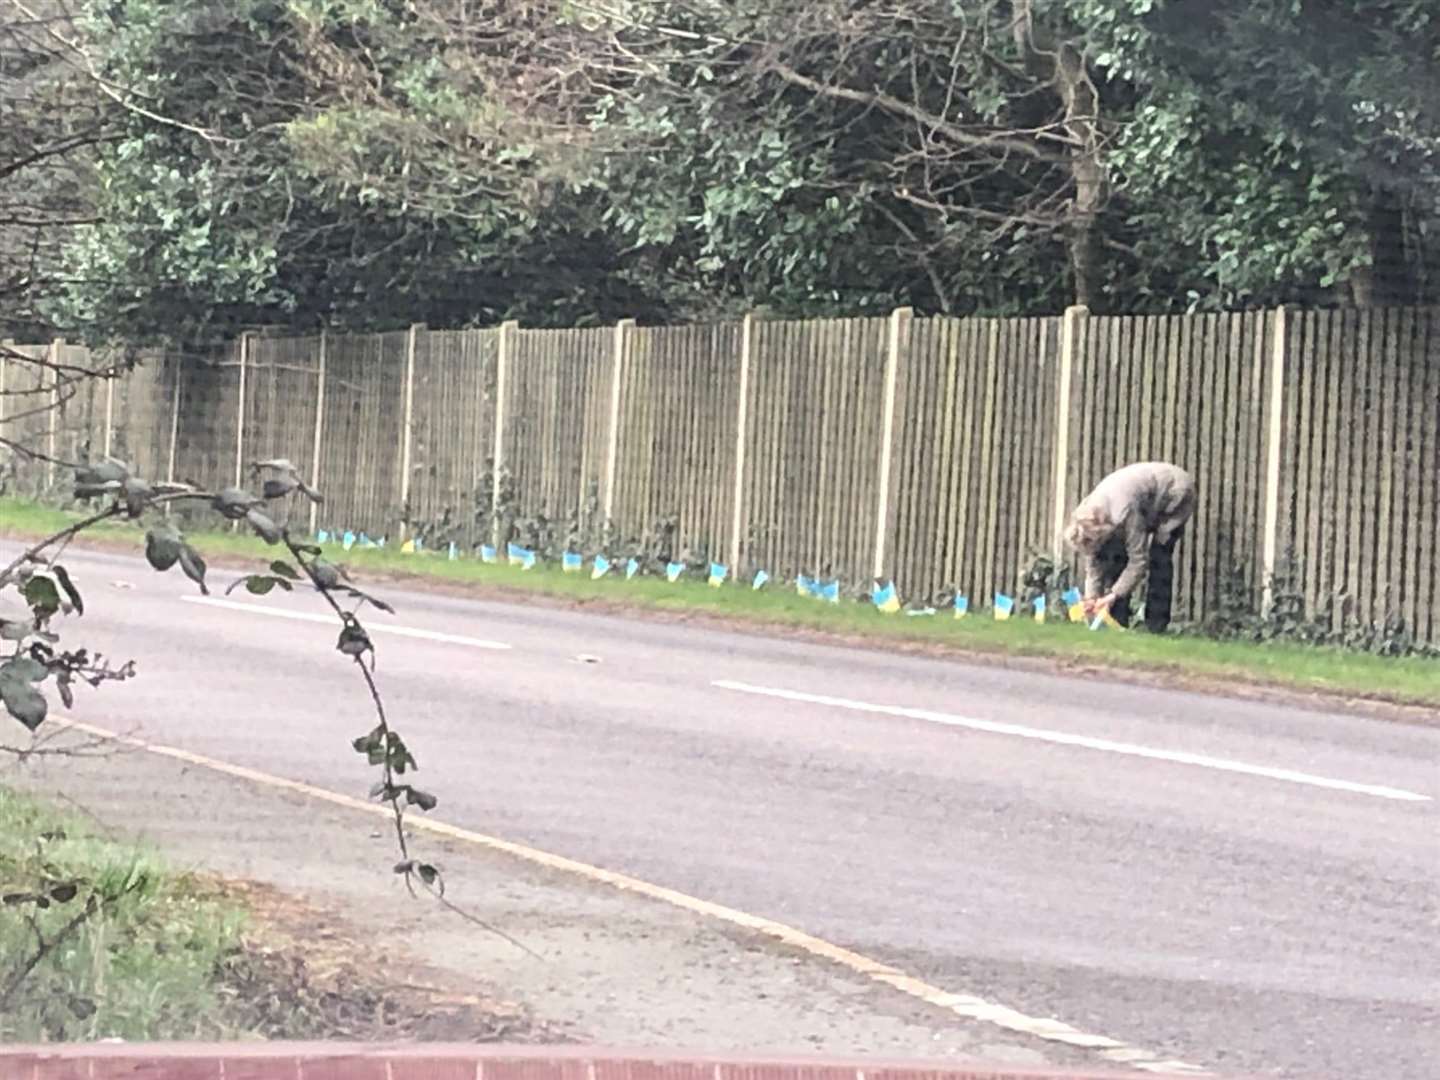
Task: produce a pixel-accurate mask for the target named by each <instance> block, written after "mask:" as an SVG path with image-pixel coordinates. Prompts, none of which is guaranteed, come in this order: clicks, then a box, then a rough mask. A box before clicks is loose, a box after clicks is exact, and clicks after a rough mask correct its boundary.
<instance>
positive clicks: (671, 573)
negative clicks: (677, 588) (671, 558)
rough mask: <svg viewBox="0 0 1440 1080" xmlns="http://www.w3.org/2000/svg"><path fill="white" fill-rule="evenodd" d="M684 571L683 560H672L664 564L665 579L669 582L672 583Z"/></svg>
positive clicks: (678, 578) (677, 579)
mask: <svg viewBox="0 0 1440 1080" xmlns="http://www.w3.org/2000/svg"><path fill="white" fill-rule="evenodd" d="M684 572H685V564H684V563H683V562H672V563H666V564H665V580H666V581H668V582H670V584H672V585H673V584H675V582H677V581H679V580H680V575H681V574H683V573H684Z"/></svg>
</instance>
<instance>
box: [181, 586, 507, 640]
mask: <svg viewBox="0 0 1440 1080" xmlns="http://www.w3.org/2000/svg"><path fill="white" fill-rule="evenodd" d="M180 599H181V600H184V601H185V602H186V603H188V604H204V605H205V606H206V607H218V608H228V609H230V610H232V611H246V612H249V613H250V614H252V615H273V616H275V618H277V619H297V620H299V621H300V622H315V623H329V624H330V625H331V626H335V625H337V622H338V620H337V619H336V617H335V616H334V615H333V614H331V613H329V612H320V611H290V610H288V609H286V608H276V607H266V606H265V605H264V604H247V603H245V602H243V601H240V600H222V599H220V598H219V597H218V596H181V597H180ZM365 632H366V633H369V634H394V635H395V636H396V637H408V638H419V639H420V640H422V641H442V642H444V643H445V644H447V645H468V646H469V647H470V648H472V649H509V648H512V647H513V646H510V645H506V644H505V643H504V642H503V641H489V640H486V639H485V638H475V637H466V636H465V635H464V634H446V633H442V632H441V631H439V630H421V629H419V628H418V627H414V626H387V625H386V624H384V623H377V622H374V621H373V620H371V621H367V622H366V623H365Z"/></svg>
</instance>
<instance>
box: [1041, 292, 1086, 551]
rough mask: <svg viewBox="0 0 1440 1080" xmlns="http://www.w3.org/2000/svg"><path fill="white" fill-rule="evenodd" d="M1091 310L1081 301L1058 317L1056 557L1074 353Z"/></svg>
mask: <svg viewBox="0 0 1440 1080" xmlns="http://www.w3.org/2000/svg"><path fill="white" fill-rule="evenodd" d="M1089 314H1090V309H1089V308H1088V307H1086V306H1085V305H1084V304H1076V305H1074V306H1072V307H1068V308H1066V309H1065V314H1064V316H1063V317H1062V318H1061V321H1060V364H1059V368H1058V370H1057V373H1056V374H1057V385H1056V394H1055V471H1054V474H1053V476H1052V479H1051V482H1052V483H1053V484H1054V495H1055V501H1054V503H1053V504H1052V506H1053V512H1052V516H1051V530H1050V538H1051V545H1052V549H1053V551H1054V554H1055V557H1056V559H1057V560H1058V559H1061V558H1062V557H1063V556H1064V554H1065V540H1064V533H1065V519H1066V516H1067V515H1068V514H1069V512H1070V507H1069V498H1068V495H1069V480H1070V411H1071V409H1072V407H1073V402H1072V400H1071V399H1072V397H1073V392H1074V385H1075V353H1076V351H1077V349H1078V348H1079V339H1080V333H1081V323H1082V321H1083V320H1084V319H1085V318H1086V317H1088V316H1089Z"/></svg>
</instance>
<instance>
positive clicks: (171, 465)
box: [165, 353, 184, 514]
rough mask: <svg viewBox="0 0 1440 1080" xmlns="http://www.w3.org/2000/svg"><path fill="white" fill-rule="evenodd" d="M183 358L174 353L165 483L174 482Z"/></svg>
mask: <svg viewBox="0 0 1440 1080" xmlns="http://www.w3.org/2000/svg"><path fill="white" fill-rule="evenodd" d="M183 364H184V358H183V356H181V355H180V354H178V353H177V354H176V355H175V389H174V391H172V392H171V394H170V457H169V459H168V461H167V464H166V466H165V480H166V482H167V483H171V484H173V483H175V448H176V445H177V443H178V442H179V438H180V387H181V385H182V383H181V379H180V371H181V366H182V365H183ZM165 512H166V513H167V514H168V513H169V512H170V504H169V503H166V504H165Z"/></svg>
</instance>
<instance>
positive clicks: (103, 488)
mask: <svg viewBox="0 0 1440 1080" xmlns="http://www.w3.org/2000/svg"><path fill="white" fill-rule="evenodd" d="M119 490H120V481H118V480H111V481H110V482H109V483H105V484H76V485H75V491H74V495H75V498H77V499H94V498H98V497H99V496H101V495H109V494H110V493H111V492H112V491H119Z"/></svg>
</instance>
